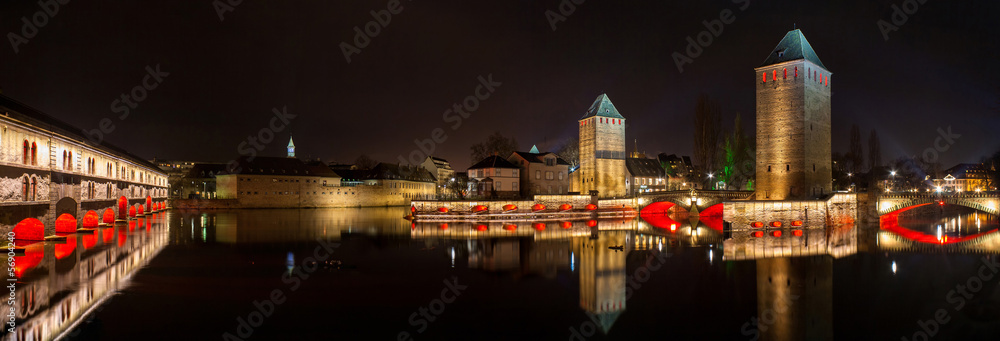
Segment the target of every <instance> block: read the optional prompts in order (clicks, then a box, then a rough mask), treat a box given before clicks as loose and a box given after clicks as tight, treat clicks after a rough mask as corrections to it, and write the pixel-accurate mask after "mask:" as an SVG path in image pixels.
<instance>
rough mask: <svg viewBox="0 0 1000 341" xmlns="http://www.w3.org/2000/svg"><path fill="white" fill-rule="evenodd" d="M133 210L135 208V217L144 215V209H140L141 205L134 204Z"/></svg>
mask: <svg viewBox="0 0 1000 341" xmlns="http://www.w3.org/2000/svg"><path fill="white" fill-rule="evenodd" d="M135 208H136V210H135V214H136V215H143V214H145V213H144V212H145V209H144V208H142V205H139V204H136V205H135Z"/></svg>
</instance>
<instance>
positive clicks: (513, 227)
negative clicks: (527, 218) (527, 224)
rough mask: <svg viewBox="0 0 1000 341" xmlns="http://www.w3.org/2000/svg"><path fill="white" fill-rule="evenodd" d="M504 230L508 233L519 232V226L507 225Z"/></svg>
mask: <svg viewBox="0 0 1000 341" xmlns="http://www.w3.org/2000/svg"><path fill="white" fill-rule="evenodd" d="M503 229H504V230H507V231H514V230H517V225H514V224H507V225H504V226H503Z"/></svg>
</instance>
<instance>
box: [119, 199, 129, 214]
mask: <svg viewBox="0 0 1000 341" xmlns="http://www.w3.org/2000/svg"><path fill="white" fill-rule="evenodd" d="M125 219H128V198H126V197H125V196H121V197H119V198H118V220H125Z"/></svg>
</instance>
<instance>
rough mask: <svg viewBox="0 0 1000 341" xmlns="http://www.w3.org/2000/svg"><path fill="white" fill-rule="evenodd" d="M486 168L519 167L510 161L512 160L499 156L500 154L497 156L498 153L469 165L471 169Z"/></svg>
mask: <svg viewBox="0 0 1000 341" xmlns="http://www.w3.org/2000/svg"><path fill="white" fill-rule="evenodd" d="M485 168H515V169H517V168H518V167H517V166H515V165H514V164H513V163H510V161H507V160H506V159H504V158H502V157H499V156H496V155H493V156H490V157H487V158H485V159H483V160H482V161H479V162H478V163H476V164H475V165H472V167H469V169H485Z"/></svg>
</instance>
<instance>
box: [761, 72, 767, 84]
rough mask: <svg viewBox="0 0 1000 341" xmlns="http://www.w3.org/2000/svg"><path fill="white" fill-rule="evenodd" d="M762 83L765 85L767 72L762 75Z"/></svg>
mask: <svg viewBox="0 0 1000 341" xmlns="http://www.w3.org/2000/svg"><path fill="white" fill-rule="evenodd" d="M762 81H763V82H764V83H767V72H765V73H764V77H763V79H762Z"/></svg>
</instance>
